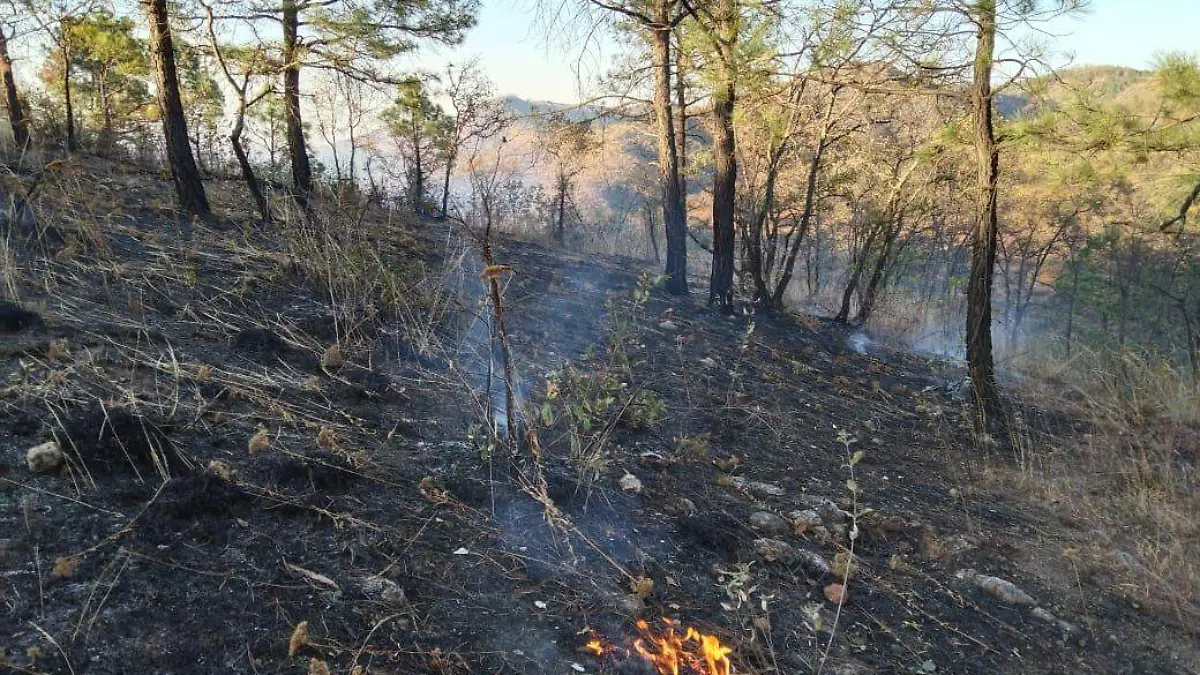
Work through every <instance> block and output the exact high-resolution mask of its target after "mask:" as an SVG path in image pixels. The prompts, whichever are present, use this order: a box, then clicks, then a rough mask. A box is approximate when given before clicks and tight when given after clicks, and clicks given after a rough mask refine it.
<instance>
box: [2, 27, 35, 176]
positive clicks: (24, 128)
mask: <svg viewBox="0 0 1200 675" xmlns="http://www.w3.org/2000/svg"><path fill="white" fill-rule="evenodd" d="M0 77H2V78H3V79H4V104H5V106H6V107H7V108H8V122H9V125H11V126H12V132H13V142H15V143H16V145H17V151H18V152H19V151H22V150H24V149H25V148H26V147H28V146H29V126H28V125H27V124H26V122H25V111H24V110H23V109H22V108H21V97H20V95H18V93H17V81H16V80H15V79H13V64H12V57H10V56H9V55H8V36H7V35H5V34H4V29H3V28H0Z"/></svg>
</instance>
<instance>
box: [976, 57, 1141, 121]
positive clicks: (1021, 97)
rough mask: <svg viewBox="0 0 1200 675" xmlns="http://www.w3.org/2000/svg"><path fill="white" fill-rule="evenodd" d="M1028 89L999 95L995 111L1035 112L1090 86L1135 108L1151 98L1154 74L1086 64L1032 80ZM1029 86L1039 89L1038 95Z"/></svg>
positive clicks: (1014, 114)
mask: <svg viewBox="0 0 1200 675" xmlns="http://www.w3.org/2000/svg"><path fill="white" fill-rule="evenodd" d="M1026 84H1027V86H1026V87H1024V89H1025V91H1021V90H1013V91H1008V92H1004V93H1000V94H997V95H996V112H997V113H998V114H1000V115H1001V116H1002V117H1005V118H1007V119H1012V118H1014V117H1019V116H1022V115H1030V114H1035V113H1036V112H1037V111H1038V110H1039V109H1041V108H1043V107H1044V106H1050V107H1051V108H1055V107H1057V106H1059V105H1060V104H1062V103H1063V102H1065V101H1067V100H1068V98H1069V97H1070V96H1072V91H1077V90H1080V89H1084V88H1086V89H1088V90H1090V91H1091V92H1092V93H1093V94H1094V95H1096V96H1098V97H1100V98H1101V99H1103V100H1105V101H1109V102H1116V103H1122V104H1125V105H1128V106H1130V107H1132V108H1134V109H1137V108H1139V107H1141V105H1142V104H1143V102H1147V101H1150V100H1152V99H1151V98H1150V97H1151V94H1152V93H1153V92H1152V91H1151V88H1152V87H1153V86H1154V82H1153V75H1152V73H1150V72H1149V71H1146V70H1137V69H1136V68H1126V67H1123V66H1098V65H1084V66H1073V67H1071V68H1064V69H1063V70H1060V71H1058V72H1056V73H1054V74H1053V75H1042V76H1039V77H1037V78H1033V79H1031V80H1029V81H1028V82H1027V83H1026ZM1030 90H1034V91H1038V90H1040V91H1039V93H1038V94H1037V95H1036V96H1035V95H1032V94H1030V93H1028V92H1029V91H1030Z"/></svg>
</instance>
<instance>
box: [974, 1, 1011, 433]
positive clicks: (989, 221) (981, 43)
mask: <svg viewBox="0 0 1200 675" xmlns="http://www.w3.org/2000/svg"><path fill="white" fill-rule="evenodd" d="M973 13H974V15H975V16H974V17H973V18H974V20H975V24H976V27H977V33H976V47H975V69H974V81H973V83H972V86H971V108H972V121H973V136H974V141H975V161H976V172H977V173H976V180H977V188H978V193H977V196H976V205H975V222H974V225H973V227H972V228H971V240H970V241H971V269H970V273H969V277H968V282H967V368H968V370H969V372H970V375H971V387H972V390H973V393H974V398H975V408H976V412H977V413H978V416H977V420H978V423H979V427H980V428H981V429H983V428H987V426H988V425H989V424H992V423H1002V422H1003V420H1002V417H1001V415H1002V411H1001V408H1000V394H999V391H998V390H997V387H996V372H995V360H994V356H993V353H992V285H993V277H994V275H995V266H996V243H997V236H998V231H999V225H998V222H997V219H996V193H997V187H996V185H997V182H998V180H999V175H1000V151H999V149H998V148H997V146H996V136H995V130H994V128H993V125H992V112H993V111H992V63H993V60H994V58H995V56H994V54H995V49H996V3H995V2H994V0H979V1H978V2H977V3H976V4H975V7H974V12H973Z"/></svg>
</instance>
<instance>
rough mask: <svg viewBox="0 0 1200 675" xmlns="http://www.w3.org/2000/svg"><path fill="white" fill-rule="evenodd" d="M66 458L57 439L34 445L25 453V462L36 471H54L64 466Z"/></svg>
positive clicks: (30, 468) (31, 469)
mask: <svg viewBox="0 0 1200 675" xmlns="http://www.w3.org/2000/svg"><path fill="white" fill-rule="evenodd" d="M64 461H65V458H64V457H63V453H62V450H61V449H60V448H59V447H58V442H57V441H50V442H48V443H42V444H41V445H37V446H34V447H32V448H30V449H29V451H28V452H26V453H25V462H26V463H27V464H29V470H30V471H34V472H36V473H53V472H55V471H58V470H59V469H60V468H62V465H63V462H64Z"/></svg>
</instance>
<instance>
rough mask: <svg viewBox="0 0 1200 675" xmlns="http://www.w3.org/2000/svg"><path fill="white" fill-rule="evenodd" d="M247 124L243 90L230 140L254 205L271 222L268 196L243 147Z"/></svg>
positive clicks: (263, 217) (266, 220)
mask: <svg viewBox="0 0 1200 675" xmlns="http://www.w3.org/2000/svg"><path fill="white" fill-rule="evenodd" d="M245 126H246V94H245V93H244V92H242V93H241V101H240V102H239V103H238V107H237V115H236V117H235V118H234V121H233V131H231V132H230V133H229V142H230V144H231V145H233V154H234V155H235V156H236V157H237V162H238V166H239V167H241V169H242V179H243V180H245V181H246V187H247V188H248V189H249V190H250V196H251V197H253V198H254V205H255V206H257V207H258V214H259V215H260V216H262V219H263V222H264V223H269V222H271V206H270V204H268V203H267V198H266V196H265V195H263V191H262V186H261V185H260V184H259V182H258V176H255V175H254V167H253V166H252V165H251V164H250V158H249V157H247V156H246V150H245V148H243V147H242V130H243V129H245Z"/></svg>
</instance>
